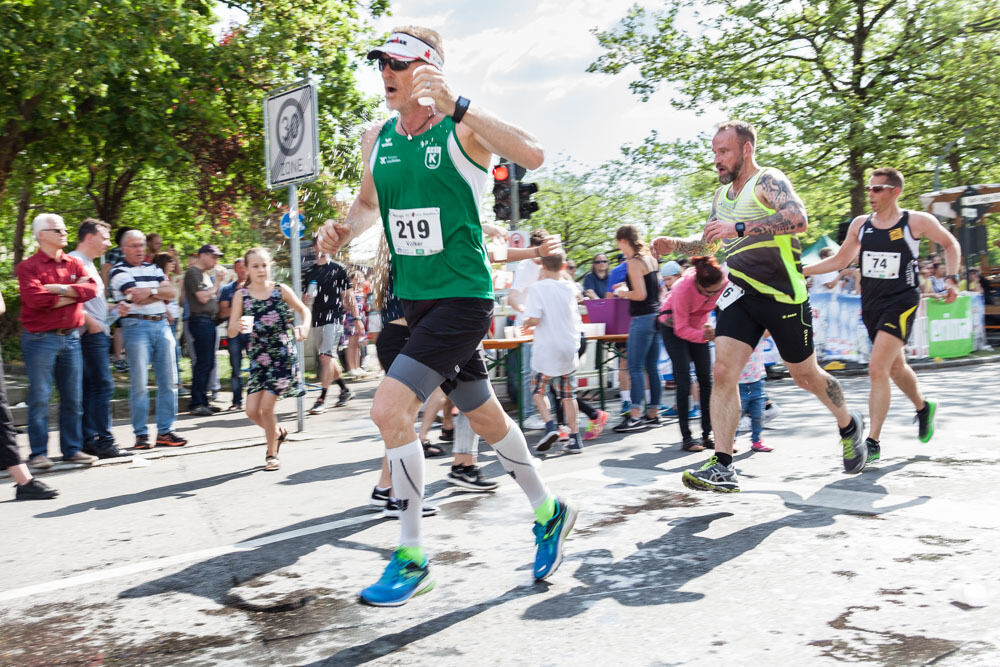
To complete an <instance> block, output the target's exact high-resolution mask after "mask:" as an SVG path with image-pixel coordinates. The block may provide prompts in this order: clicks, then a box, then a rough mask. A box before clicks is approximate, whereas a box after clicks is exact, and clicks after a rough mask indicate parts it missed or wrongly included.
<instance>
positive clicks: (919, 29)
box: [590, 0, 1000, 226]
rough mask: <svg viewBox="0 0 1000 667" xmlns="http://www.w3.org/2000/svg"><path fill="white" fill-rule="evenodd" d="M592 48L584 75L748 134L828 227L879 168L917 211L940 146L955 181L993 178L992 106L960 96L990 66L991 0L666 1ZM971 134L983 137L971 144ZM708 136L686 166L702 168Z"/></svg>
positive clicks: (861, 203) (999, 112)
mask: <svg viewBox="0 0 1000 667" xmlns="http://www.w3.org/2000/svg"><path fill="white" fill-rule="evenodd" d="M598 39H599V40H600V43H601V45H602V46H603V47H604V48H605V49H606V50H607V51H606V53H605V54H604V55H602V56H601V57H600V58H599V59H598V60H597V61H596V62H595V63H593V64H592V65H591V67H590V70H591V71H596V72H605V73H611V74H615V73H620V72H623V71H624V70H625V69H626V68H628V67H632V66H636V67H638V72H639V75H638V78H637V79H636V80H634V81H633V82H632V83H631V88H632V90H633V91H634V92H636V93H637V94H638V95H640V97H641V98H642V99H643V100H648V99H649V98H650V96H651V95H652V94H653V92H655V91H656V90H658V89H659V88H661V87H664V86H669V87H670V88H671V91H672V93H673V94H672V102H673V104H674V105H675V106H676V107H679V108H684V109H693V110H700V111H703V110H706V109H709V108H713V109H718V108H721V109H723V110H725V111H726V112H727V113H729V114H730V115H731V117H740V118H743V119H745V120H748V121H750V122H752V123H753V124H754V125H756V126H757V127H758V129H759V130H760V133H761V138H762V142H761V143H762V151H761V156H762V157H761V161H762V163H765V164H769V165H774V166H777V167H780V168H782V169H783V170H784V171H785V172H786V173H788V174H789V175H790V177H791V178H792V181H793V182H794V183H795V184H796V188H797V189H798V191H799V192H800V193H801V194H802V196H803V198H804V199H805V200H806V202H807V205H808V208H809V211H810V216H811V217H813V218H814V220H815V218H816V216H817V214H818V215H819V216H820V217H822V218H823V219H824V220H826V223H827V225H830V224H832V223H834V222H835V221H837V220H838V219H839V218H842V217H843V216H844V215H845V214H848V215H849V216H854V215H859V214H861V213H862V212H864V210H865V208H866V201H865V193H864V185H865V183H866V175H867V173H868V171H869V170H870V169H872V168H874V167H877V166H882V165H891V166H895V167H897V168H899V169H900V170H901V171H903V172H904V173H905V174H907V177H908V178H910V184H911V185H909V186H908V188H907V193H908V195H909V197H910V198H911V200H914V201H915V195H916V194H918V193H919V192H920V191H921V189H922V188H923V187H925V186H929V185H930V174H931V173H932V168H933V165H934V159H935V156H937V155H939V154H940V152H941V150H942V147H944V146H946V145H948V143H949V141H953V140H957V139H963V140H964V141H965V142H966V144H967V145H966V146H965V149H966V150H964V151H963V153H962V157H961V160H956V163H954V164H951V165H950V166H951V168H952V169H953V170H955V171H958V169H959V168H960V167H961V168H962V171H963V172H964V173H965V174H979V175H987V174H992V175H994V176H995V175H996V174H997V170H996V168H995V166H994V164H995V159H993V157H992V154H993V153H994V152H995V150H994V149H990V148H989V147H994V148H995V145H996V140H995V137H996V136H997V133H998V132H1000V105H998V104H997V102H996V100H995V99H994V96H989V95H986V96H983V95H975V94H972V93H971V91H975V90H977V89H978V88H979V86H980V85H981V84H982V83H983V82H986V81H990V80H992V79H993V78H994V77H996V72H997V71H998V67H1000V6H998V4H997V3H996V2H995V0H969V1H967V2H956V1H955V0H909V1H907V2H904V1H902V0H795V1H793V2H778V3H775V2H771V3H768V2H757V1H751V2H736V1H735V0H703V2H701V3H699V4H698V5H694V6H692V5H691V3H689V2H686V1H685V0H666V1H665V3H664V8H663V9H662V10H658V11H649V10H646V9H642V8H639V7H635V8H633V9H632V10H631V11H630V12H629V13H628V15H627V16H626V17H624V18H623V19H622V21H621V22H620V23H619V24H618V25H617V26H615V27H614V28H612V29H611V30H608V31H604V32H600V33H598ZM939 109H940V110H942V111H943V112H944V113H943V114H938V113H937V110H939ZM970 126H977V127H981V128H982V129H981V131H980V132H979V134H977V135H975V136H969V135H968V133H965V132H963V130H964V129H967V128H969V127H970ZM710 133H711V128H706V137H703V139H704V141H702V142H701V146H700V150H704V152H703V153H701V154H700V156H698V157H697V160H698V161H700V162H701V163H702V164H703V165H705V166H706V167H707V166H708V165H707V162H708V160H707V159H706V158H707V156H708V155H709V153H708V151H707V138H708V137H707V135H708V134H710ZM655 142H656V139H655V138H654V139H653V140H652V141H651V142H650V143H655ZM952 145H953V146H954V144H952ZM691 148H692V146H691V143H690V142H674V143H668V144H665V145H660V146H658V147H657V146H650V147H648V150H647V151H646V154H645V157H646V158H649V159H657V158H659V159H663V158H664V157H665V156H669V155H671V154H673V153H674V152H675V151H676V152H679V153H681V155H682V156H686V157H687V158H689V159H691V158H693V155H692V151H691ZM958 162H961V165H959V164H958ZM692 164H693V163H688V165H687V167H686V171H687V172H688V173H690V172H691V165H692ZM704 207H705V210H707V202H705V204H704ZM824 226H826V225H824Z"/></svg>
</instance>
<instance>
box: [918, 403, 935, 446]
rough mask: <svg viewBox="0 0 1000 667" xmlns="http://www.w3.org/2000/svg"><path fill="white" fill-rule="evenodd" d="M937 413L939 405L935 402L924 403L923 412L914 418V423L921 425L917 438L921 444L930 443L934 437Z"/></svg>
mask: <svg viewBox="0 0 1000 667" xmlns="http://www.w3.org/2000/svg"><path fill="white" fill-rule="evenodd" d="M935 412H937V403H935V402H934V401H924V409H923V411H922V412H918V413H917V416H916V417H915V418H914V421H916V422H917V423H918V424H919V431H918V433H917V437H919V438H920V442H930V439H931V438H933V437H934V413H935Z"/></svg>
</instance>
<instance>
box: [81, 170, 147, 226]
mask: <svg viewBox="0 0 1000 667" xmlns="http://www.w3.org/2000/svg"><path fill="white" fill-rule="evenodd" d="M89 171H90V180H89V181H88V182H87V186H86V188H85V190H86V191H87V194H88V195H89V196H90V200H91V201H92V202H93V203H94V212H95V213H96V215H97V217H98V218H100V219H101V220H103V221H104V222H106V223H108V224H109V225H111V229H112V230H114V229H115V228H117V227H118V218H120V217H121V214H122V207H123V206H124V205H125V194H126V193H127V192H128V189H129V187H130V186H131V185H132V180H133V179H134V178H135V176H136V174H138V173H139V170H138V169H126V170H125V171H123V172H122V173H121V174H120V175H119V176H118V178H114V177H113V171H112V168H111V167H107V170H106V171H105V174H104V182H103V183H101V184H100V185H98V186H97V188H96V190H95V188H94V182H95V181H97V180H98V173H97V172H98V169H97V168H95V167H93V166H91V167H89Z"/></svg>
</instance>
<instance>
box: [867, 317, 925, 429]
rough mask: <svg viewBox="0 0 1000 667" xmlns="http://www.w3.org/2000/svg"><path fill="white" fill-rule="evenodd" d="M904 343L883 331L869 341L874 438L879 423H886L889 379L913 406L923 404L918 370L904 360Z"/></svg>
mask: <svg viewBox="0 0 1000 667" xmlns="http://www.w3.org/2000/svg"><path fill="white" fill-rule="evenodd" d="M903 346H904V343H903V341H902V340H900V339H899V338H896V337H895V336H893V335H892V334H890V333H888V332H885V331H879V332H878V333H877V334H876V335H875V342H874V343H873V344H872V357H871V360H870V361H869V363H868V375H869V377H871V393H870V394H869V396H868V412H869V417H870V419H871V423H872V424H871V428H870V429H869V431H868V435H869V436H870V437H871V438H872V439H874V440H878V439H879V438H880V437H881V435H882V425H883V424H885V419H886V416H888V414H889V405H890V401H891V397H892V391H891V387H890V386H889V380H890V379H891V380H892V381H893V382H895V383H896V386H897V387H899V388H900V389H901V390H902V392H903V393H904V394H906V397H907V398H909V399H910V402H912V403H913V407H914V409H916V410H919V409H920V408H922V407H924V397H923V395H922V394H921V393H920V386H919V384H918V383H917V374H916V373H914V372H913V369H912V368H910V365H909V364H907V363H906V358H905V357H904V355H903Z"/></svg>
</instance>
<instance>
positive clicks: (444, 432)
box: [438, 428, 455, 442]
mask: <svg viewBox="0 0 1000 667" xmlns="http://www.w3.org/2000/svg"><path fill="white" fill-rule="evenodd" d="M438 440H440V441H441V442H452V441H454V440H455V429H453V428H442V429H441V435H439V436H438Z"/></svg>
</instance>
